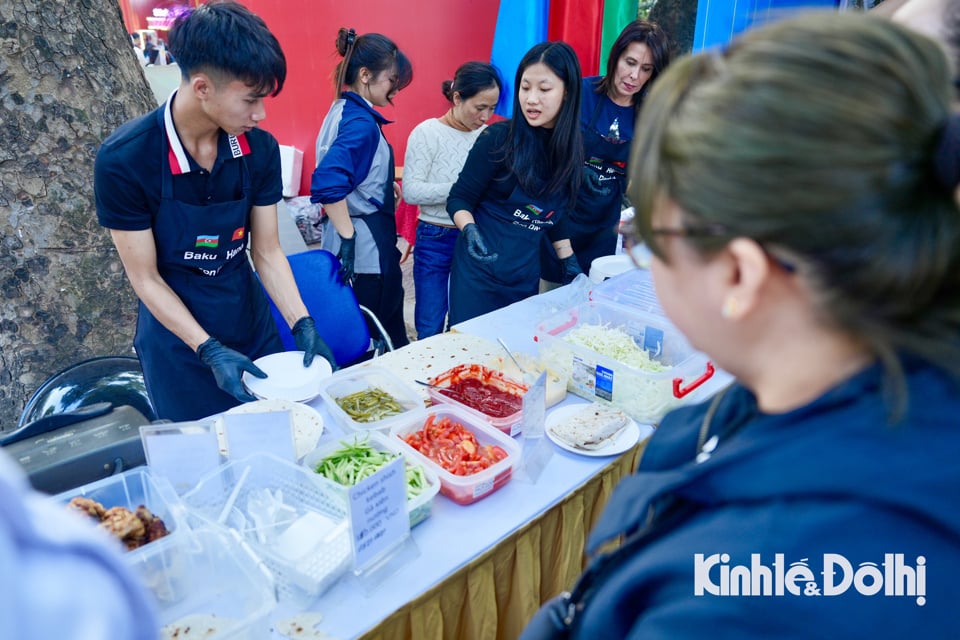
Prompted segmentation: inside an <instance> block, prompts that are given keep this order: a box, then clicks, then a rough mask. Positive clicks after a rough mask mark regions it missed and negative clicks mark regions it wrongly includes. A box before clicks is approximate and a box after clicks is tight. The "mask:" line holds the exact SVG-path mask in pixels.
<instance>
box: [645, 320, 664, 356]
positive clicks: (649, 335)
mask: <svg viewBox="0 0 960 640" xmlns="http://www.w3.org/2000/svg"><path fill="white" fill-rule="evenodd" d="M643 348H644V350H645V351H649V352H650V356H651V357H654V356H659V355H660V352H662V351H663V329H656V328H654V327H646V328H645V329H644V331H643Z"/></svg>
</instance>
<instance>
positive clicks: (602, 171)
mask: <svg viewBox="0 0 960 640" xmlns="http://www.w3.org/2000/svg"><path fill="white" fill-rule="evenodd" d="M669 62H670V49H669V45H668V42H667V36H666V34H665V33H664V32H663V30H662V29H661V28H660V27H659V26H658V25H657V24H656V23H653V22H648V21H647V20H636V21H634V22H631V23H630V24H629V25H627V26H626V27H625V28H624V29H623V31H621V32H620V35H619V36H618V37H617V39H616V41H615V42H614V43H613V47H611V49H610V56H609V58H608V59H607V74H606V75H605V76H603V77H600V76H595V77H591V78H584V79H583V98H582V101H581V113H580V127H581V130H582V132H583V148H584V153H583V181H582V182H581V184H580V190H579V192H578V193H577V201H576V205H575V206H574V208H573V211H572V212H571V214H570V216H569V220H568V224H569V232H570V243H571V246H572V247H573V252H574V254H576V256H577V260H578V261H579V263H580V268H581V269H582V270H583V271H584V272H585V273H589V271H590V265H591V263H592V262H593V261H594V259H596V258H599V257H600V256H609V255H613V254H614V252H615V251H616V248H617V226H618V225H619V223H620V210H621V208H622V203H623V195H624V192H625V191H626V187H627V180H626V166H627V159H628V157H629V155H630V141H631V140H632V139H633V127H634V123H635V122H636V119H637V115H638V114H639V112H640V105H641V103H642V101H643V97H644V96H645V95H646V93H647V90H648V89H649V87H650V85H651V84H652V83H653V81H654V80H655V79H656V78H657V75H659V74H660V73H662V72H663V70H664V69H665V68H666V66H667V65H668V64H669ZM541 269H542V275H541V277H542V278H543V279H544V280H546V281H548V282H562V280H563V267H562V264H561V262H560V260H559V259H558V258H557V254H556V251H555V250H554V249H553V247H552V246H551V245H550V244H549V243H546V242H544V243H543V245H542V254H541Z"/></svg>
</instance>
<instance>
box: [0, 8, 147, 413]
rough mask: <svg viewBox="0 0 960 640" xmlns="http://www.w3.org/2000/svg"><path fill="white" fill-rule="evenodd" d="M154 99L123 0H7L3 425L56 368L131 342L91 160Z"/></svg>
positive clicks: (1, 230) (0, 129)
mask: <svg viewBox="0 0 960 640" xmlns="http://www.w3.org/2000/svg"><path fill="white" fill-rule="evenodd" d="M155 107H156V99H155V98H154V96H153V93H152V92H151V91H150V88H149V85H148V84H147V81H146V79H145V78H144V75H143V71H142V69H141V67H140V65H139V63H138V62H137V60H136V57H135V55H134V53H133V51H132V46H131V43H130V38H129V36H128V34H127V33H126V30H125V28H124V25H123V21H122V19H121V16H120V7H119V5H118V3H117V1H116V0H70V1H69V2H64V1H63V0H0V430H9V429H11V428H13V427H15V426H16V423H17V418H18V417H19V415H20V412H21V411H22V410H23V407H24V406H25V404H26V401H27V399H28V398H29V397H30V395H31V394H32V393H33V392H34V391H35V390H36V388H37V387H38V386H39V385H40V384H41V383H43V381H44V380H46V379H47V378H48V377H49V376H51V375H52V374H54V373H56V372H57V371H59V370H61V369H63V368H65V367H67V366H69V365H71V364H74V363H76V362H79V361H81V360H84V359H87V358H90V357H94V356H99V355H116V354H131V353H132V336H133V333H134V329H135V325H136V312H137V309H136V298H135V296H134V294H133V291H132V289H131V287H130V285H129V283H128V282H127V280H126V277H125V275H124V272H123V268H122V265H121V264H120V259H119V257H118V256H117V253H116V251H115V250H114V248H113V245H112V243H111V241H110V236H109V233H108V232H106V231H105V230H104V229H102V228H101V227H100V226H99V225H98V224H97V217H96V212H95V209H94V199H93V161H94V158H95V156H96V153H97V149H98V148H99V146H100V143H101V142H102V141H103V139H104V138H106V137H107V136H108V135H109V134H110V133H111V132H112V131H113V130H114V129H115V128H116V127H117V126H119V125H120V124H122V123H123V122H124V121H126V120H128V119H130V118H132V117H134V116H137V115H140V114H143V113H146V112H147V111H149V110H150V109H152V108H155Z"/></svg>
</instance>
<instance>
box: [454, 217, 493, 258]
mask: <svg viewBox="0 0 960 640" xmlns="http://www.w3.org/2000/svg"><path fill="white" fill-rule="evenodd" d="M462 233H463V235H464V239H465V240H466V241H467V253H469V254H470V257H471V258H473V259H474V260H476V261H478V262H493V261H494V260H496V259H497V254H495V253H490V250H489V249H487V243H486V242H484V241H483V236H482V235H480V227H478V226H477V225H476V223H474V222H471V223H469V224H468V225H467V226H465V227H464V228H463V231H462Z"/></svg>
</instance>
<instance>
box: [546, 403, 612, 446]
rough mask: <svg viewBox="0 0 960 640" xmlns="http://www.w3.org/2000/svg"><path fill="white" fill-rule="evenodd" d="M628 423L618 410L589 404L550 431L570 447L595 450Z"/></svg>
mask: <svg viewBox="0 0 960 640" xmlns="http://www.w3.org/2000/svg"><path fill="white" fill-rule="evenodd" d="M629 422H630V418H628V417H627V415H626V414H625V413H623V412H622V411H620V410H618V409H614V408H612V407H606V406H603V405H600V404H591V405H587V406H586V407H584V408H583V409H581V410H580V411H577V412H576V413H574V414H573V415H572V416H570V418H569V419H568V420H566V421H565V422H563V423H561V424H557V425H554V426H553V427H552V428H551V431H552V432H553V434H554V435H555V436H556V437H557V438H559V439H560V440H562V441H563V442H565V443H567V444H568V445H570V446H572V447H577V448H578V449H587V450H596V449H602V448H603V447H605V446H607V445H608V444H609V443H610V441H611V440H613V439H614V438H615V437H617V435H619V434H620V432H621V431H623V429H624V427H626V426H627V424H629Z"/></svg>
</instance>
